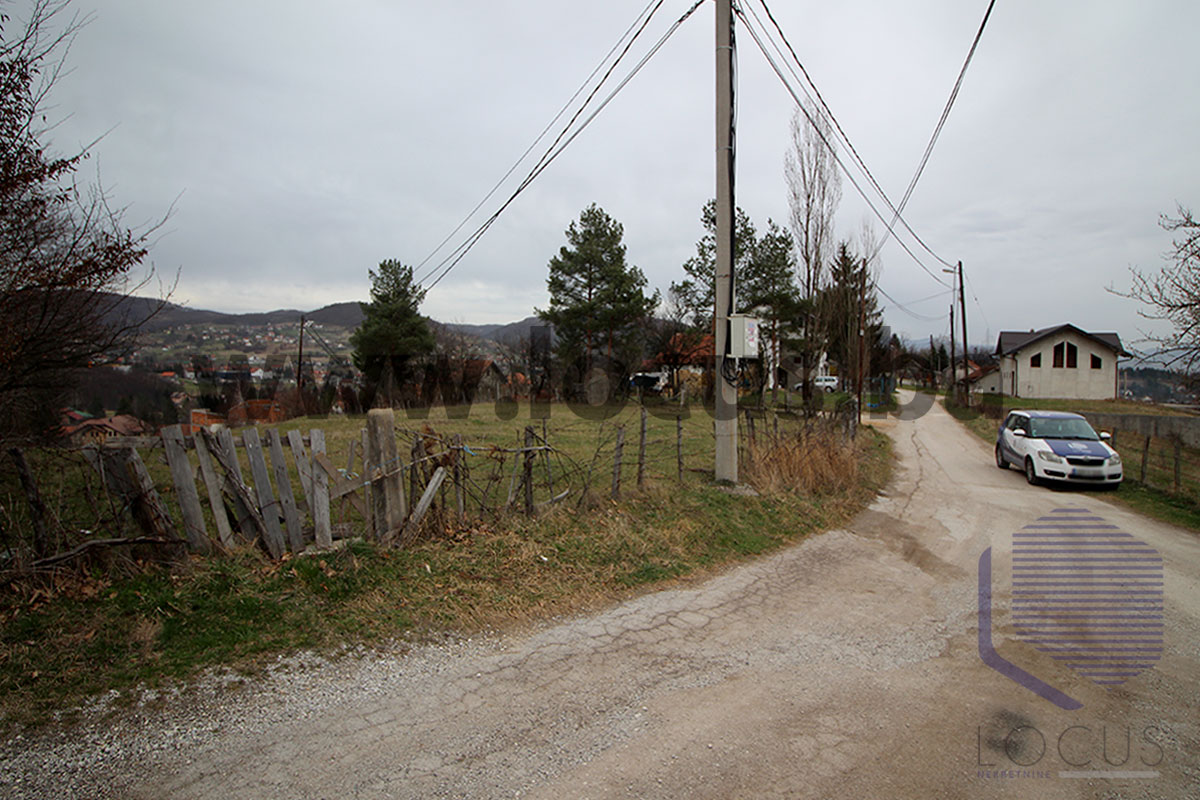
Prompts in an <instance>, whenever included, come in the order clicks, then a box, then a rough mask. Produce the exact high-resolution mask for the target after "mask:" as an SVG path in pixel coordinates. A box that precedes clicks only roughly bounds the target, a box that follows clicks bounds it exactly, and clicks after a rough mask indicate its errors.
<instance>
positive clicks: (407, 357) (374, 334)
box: [350, 258, 434, 386]
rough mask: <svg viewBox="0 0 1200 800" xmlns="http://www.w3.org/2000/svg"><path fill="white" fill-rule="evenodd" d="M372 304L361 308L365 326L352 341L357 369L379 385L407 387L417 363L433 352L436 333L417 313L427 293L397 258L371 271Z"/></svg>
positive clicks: (360, 327) (366, 304)
mask: <svg viewBox="0 0 1200 800" xmlns="http://www.w3.org/2000/svg"><path fill="white" fill-rule="evenodd" d="M368 274H369V275H370V276H371V302H370V303H361V304H360V305H361V306H362V310H363V315H364V316H363V321H362V323H361V324H360V325H359V326H358V329H357V330H355V331H354V333H353V334H351V336H350V344H351V346H352V347H353V348H354V366H356V367H358V368H359V369H360V370H362V371H363V373H364V374H365V375H366V376H367V379H368V380H369V381H370V382H371V383H372V384H374V385H376V386H378V385H379V384H380V383H381V382H382V383H389V382H390V383H391V385H392V386H400V385H403V383H404V382H405V380H406V379H408V378H409V376H410V374H411V372H412V368H413V365H414V362H415V361H416V360H417V359H418V358H419V357H421V356H424V355H427V354H428V353H431V352H433V347H434V340H433V334H432V333H431V332H430V330H429V326H428V325H427V324H426V321H425V318H424V317H422V316H421V315H420V313H419V312H418V309H419V308H420V305H421V301H422V300H423V299H424V298H425V290H424V289H422V288H421V287H420V286H419V285H417V284H415V283H414V282H413V271H412V267H406V266H404V265H403V264H402V263H400V262H399V261H397V260H394V259H390V258H389V259H387V260H385V261H381V262H380V263H379V271H378V272H375V271H374V270H371V271H370V272H368Z"/></svg>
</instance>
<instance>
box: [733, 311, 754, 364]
mask: <svg viewBox="0 0 1200 800" xmlns="http://www.w3.org/2000/svg"><path fill="white" fill-rule="evenodd" d="M758 333H759V330H758V318H757V317H751V316H749V315H747V314H730V315H729V355H730V356H731V357H733V358H758Z"/></svg>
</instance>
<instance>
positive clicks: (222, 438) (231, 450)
mask: <svg viewBox="0 0 1200 800" xmlns="http://www.w3.org/2000/svg"><path fill="white" fill-rule="evenodd" d="M217 441H218V442H220V443H221V448H222V449H223V450H224V451H225V454H226V455H227V456H229V461H228V463H227V464H226V465H225V466H227V467H229V468H230V469H232V470H233V474H234V477H236V478H237V480H238V483H240V484H242V485H243V486H245V485H246V479H245V478H243V477H242V462H240V461H238V457H237V445H235V444H234V443H233V431H231V430H229V428H221V429H220V430H219V431H217Z"/></svg>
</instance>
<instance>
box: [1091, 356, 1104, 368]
mask: <svg viewBox="0 0 1200 800" xmlns="http://www.w3.org/2000/svg"><path fill="white" fill-rule="evenodd" d="M1102 364H1103V362H1102V361H1101V360H1100V356H1098V355H1096V354H1095V353H1092V369H1100V367H1101V366H1102Z"/></svg>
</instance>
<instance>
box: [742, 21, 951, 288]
mask: <svg viewBox="0 0 1200 800" xmlns="http://www.w3.org/2000/svg"><path fill="white" fill-rule="evenodd" d="M758 2H759V5H761V6H762V7H763V11H765V12H766V14H767V17H768V19H770V20H771V24H772V25H773V26H774V28H775V30H776V32H778V34H779V37H780V38H781V39H782V40H783V44H784V46H785V47H787V51H788V53H789V54H790V55H791V60H792V61H793V62H795V64H796V66H797V67H799V69H800V72H801V73H802V74H803V75H804V81H803V82H802V84H801V90H802V91H803V92H804V94H805V96H808V97H809V99H810V100H811V99H813V98H812V96H810V95H809V94H808V91H807V90H805V89H804V88H803V83H807V84H808V85H809V86H811V87H812V90H813V94H814V95H815V97H816V101H817V102H818V103H819V104H820V106H821V108H822V109H824V111H825V114H826V116H828V117H829V119H830V121H831V122H832V123H833V125H834V127H835V128H836V130H837V132H838V134H839V135H840V140H841V141H842V142H843V143H844V144H845V145H846V147H847V149H848V150H849V151H850V153H851V155H852V156H853V157H854V160H855V163H857V164H858V166H859V168H860V169H862V171H863V174H864V175H865V176H866V177H867V180H868V181H869V182H870V183H871V186H872V187H873V188H874V189H875V191H876V192H878V193H879V196H880V198H882V199H883V202H884V203H886V204H887V206H888V209H889V210H890V211H891V212H892V213H893V220H892V222H891V224H888V223H887V221H886V220H883V218H882V217H880V221H881V222H883V223H884V225H885V226H886V227H887V229H888V232H889V233H890V232H891V230H892V227H893V226H894V225H895V224H896V221H897V220H898V221H899V222H900V224H901V225H903V226H904V229H905V230H907V231H908V232H909V234H910V235H911V236H912V237H913V239H915V240H916V242H917V243H918V244H919V245H920V246H921V248H922V249H924V250H925V252H927V253H929V255H931V256H933V258H934V259H936V260H937V261H939V262H941V263H942V264H943V265H945V266H947V267H953V266H954V265H953V264H951V263H950V262H949V261H947V260H946V259H944V258H942V257H941V256H939V255H938V254H937V253H935V252H934V251H933V249H932V248H930V247H929V245H927V244H925V241H924V240H923V239H922V238H921V237H920V236H918V235H917V232H916V231H914V230H913V229H912V227H911V226H910V225H909V224H908V222H907V220H905V219H904V217H903V216H902V215H901V213H900V212H901V210H902V209H900V208H897V207H896V206H895V205H894V204H893V203H892V201H891V199H890V198H889V197H888V195H887V192H885V191H884V190H883V187H882V186H880V185H879V182H878V181H877V180H876V179H875V176H874V175H873V174H872V173H871V170H870V169H869V168H868V167H867V165H866V162H865V161H863V159H862V157H861V156H860V155H859V154H858V150H857V149H855V147H854V144H853V143H852V142H851V141H850V137H849V136H848V135H847V134H846V131H845V130H844V129H843V128H842V126H841V123H839V122H838V120H837V117H836V116H835V115H834V113H833V110H832V109H830V108H829V105H828V104H827V103H826V102H825V98H824V97H823V96H822V95H821V92H820V90H819V89H818V88H817V85H816V83H815V82H814V81H813V79H812V77H811V76H810V75H809V74H808V70H807V69H805V67H804V64H803V63H801V61H800V58H799V56H797V55H796V50H795V48H793V47H792V44H791V42H790V41H789V40H788V38H787V34H785V33H784V32H783V28H782V27H781V26H780V25H779V22H778V21H777V20H776V19H775V15H774V14H773V13H772V12H771V9H770V7H769V6H768V5H767V4H766V0H758ZM750 13H751V14H752V15H753V16H754V20H755V23H756V24H758V25H760V26H762V27H763V29H764V33H765V30H766V27H765V26H763V25H762V22H761V20H759V18H758V14H757V13H756V12H755V11H754V9H753V7H751V8H750ZM742 18H743V20H745V21H746V23H747V26H749V20H747V19H746V17H745V16H744V15H742ZM752 35H753V32H752ZM767 39H768V40H769V41H770V42H771V44H772V46H773V47H774V48H775V50H776V52H777V53H779V55H780V56H781V57H783V52H782V50H780V48H779V46H778V45H777V44H776V43H775V41H774V40H773V39H772V38H771V37H770V35H769V34H767ZM756 40H757V37H756ZM759 46H760V49H761V47H762V46H761V44H760V45H759ZM764 55H767V54H766V53H765V52H764ZM767 58H768V60H771V59H770V56H767ZM784 60H785V62H786V61H787V59H786V58H784ZM773 66H774V65H773ZM788 71H789V72H791V74H792V77H793V78H795V79H796V80H797V81H799V80H800V78H799V76H798V75H796V73H795V72H794V71H793V70H792V69H791V67H790V66H789V67H788ZM778 72H779V70H778V68H776V73H777V74H778ZM780 78H781V79H782V78H783V76H782V75H780ZM785 82H786V81H785ZM793 97H795V94H794V93H793ZM796 102H797V104H800V101H799V99H797V100H796ZM805 116H806V117H807V116H808V115H807V114H805ZM822 139H824V137H822ZM842 170H843V171H844V172H845V171H846V170H845V167H844V166H843V167H842ZM847 177H849V173H848V172H847ZM851 182H852V183H853V181H851ZM855 188H856V189H857V188H858V187H857V186H856V187H855ZM859 193H860V194H862V191H861V189H860V190H859ZM864 199H865V197H864ZM872 210H874V209H872ZM876 215H877V216H879V215H878V213H876ZM897 241H899V240H897ZM905 249H906V250H907V248H905ZM913 260H914V261H916V262H917V264H918V265H920V266H921V268H922V269H924V270H925V271H926V272H927V273H929V275H930V277H932V278H933V279H934V280H936V281H937V282H938V283H941V284H943V285H948V284H946V282H945V281H944V280H942V279H941V278H940V277H939V276H938V275H937V274H936V273H934V272H933V271H932V270H930V269H929V268H928V267H926V266H925V264H924V263H923V262H921V261H920V259H918V258H916V257H915V256H913Z"/></svg>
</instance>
